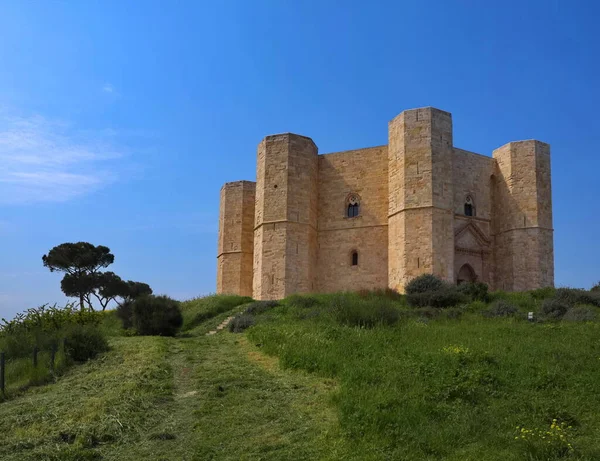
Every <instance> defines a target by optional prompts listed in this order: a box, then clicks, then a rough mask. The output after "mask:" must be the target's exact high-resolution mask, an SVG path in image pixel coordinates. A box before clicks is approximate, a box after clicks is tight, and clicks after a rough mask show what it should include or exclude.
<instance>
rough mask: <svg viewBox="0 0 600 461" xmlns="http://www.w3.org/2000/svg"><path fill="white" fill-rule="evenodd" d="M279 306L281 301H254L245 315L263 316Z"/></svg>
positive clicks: (245, 311)
mask: <svg viewBox="0 0 600 461" xmlns="http://www.w3.org/2000/svg"><path fill="white" fill-rule="evenodd" d="M277 306H279V301H254V302H253V303H251V304H249V305H248V307H247V308H246V310H244V313H246V314H253V315H256V314H262V313H263V312H267V311H268V310H270V309H273V308H274V307H277Z"/></svg>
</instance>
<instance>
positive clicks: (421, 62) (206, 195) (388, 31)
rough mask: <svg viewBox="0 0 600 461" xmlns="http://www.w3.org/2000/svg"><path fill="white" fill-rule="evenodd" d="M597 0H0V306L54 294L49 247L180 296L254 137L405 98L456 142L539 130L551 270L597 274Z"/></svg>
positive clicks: (207, 267)
mask: <svg viewBox="0 0 600 461" xmlns="http://www.w3.org/2000/svg"><path fill="white" fill-rule="evenodd" d="M599 16H600V6H599V5H598V4H597V3H596V2H591V1H589V2H583V1H572V2H571V1H569V2H567V1H554V0H549V1H527V2H523V1H519V2H476V1H430V2H397V1H396V2H394V1H390V2H387V1H372V2H364V1H343V2H342V1H337V2H333V1H303V2H291V1H289V2H288V1H285V0H280V1H276V0H272V1H258V0H253V1H246V0H240V1H214V2H203V1H188V2H164V1H154V2H152V1H143V2H142V1H139V2H134V1H130V2H121V1H107V0H104V1H91V0H90V1H86V2H75V1H70V2H66V1H65V2H57V1H56V2H55V1H52V2H50V1H48V2H36V3H32V2H21V1H17V0H13V1H2V0H0V315H1V316H11V315H13V314H14V313H15V312H17V311H20V310H23V309H26V308H28V307H32V306H36V305H39V304H42V303H45V302H51V303H53V302H59V303H63V302H64V301H65V298H64V297H63V296H62V294H61V292H60V288H59V285H60V283H59V282H60V277H61V276H60V275H58V274H55V273H54V274H52V273H50V272H49V271H48V270H47V269H45V268H44V267H43V266H42V262H41V256H42V255H43V254H44V253H46V252H47V251H48V250H49V249H50V248H51V247H53V246H54V245H56V244H59V243H62V242H67V241H80V240H83V241H89V242H91V243H94V244H96V245H97V244H103V245H106V246H108V247H110V248H111V249H112V251H113V253H114V254H115V257H116V258H115V264H114V265H113V266H111V270H113V271H115V272H116V273H118V274H119V275H121V276H122V277H124V278H127V279H133V280H140V281H144V282H147V283H149V284H150V285H151V286H152V287H153V288H154V290H155V292H157V293H164V294H169V295H171V296H174V297H176V298H179V299H184V298H189V297H192V296H196V295H201V294H206V293H210V292H212V291H214V289H215V278H216V274H215V272H216V271H215V267H216V259H215V258H216V243H217V219H218V200H219V189H220V187H221V185H222V183H224V182H227V181H234V180H239V179H251V180H253V179H254V175H255V161H256V157H255V156H256V146H257V144H258V143H259V141H260V140H261V139H262V138H263V137H264V136H265V135H267V134H272V133H278V132H287V131H291V132H296V133H299V134H303V135H306V136H310V137H312V138H313V140H314V141H315V142H316V144H317V145H318V146H319V150H320V152H322V153H324V152H331V151H339V150H345V149H351V148H357V147H366V146H372V145H380V144H385V143H387V122H388V120H390V119H391V118H393V117H394V116H395V115H397V114H398V113H400V112H401V111H403V110H405V109H410V108H415V107H423V106H434V107H438V108H440V109H443V110H447V111H449V112H451V113H452V115H453V122H454V142H455V145H456V146H457V147H461V148H463V149H467V150H473V151H476V152H480V153H484V154H488V155H490V154H491V152H492V150H493V149H495V148H496V147H499V146H501V145H503V144H505V143H506V142H509V141H511V140H521V139H531V138H536V139H540V140H542V141H545V142H548V143H550V144H551V146H552V162H553V163H552V167H553V199H554V227H555V260H556V283H557V285H573V286H580V287H589V286H591V285H592V284H593V283H594V282H596V281H597V280H599V279H600V246H599V245H598V235H599V234H600V232H599V231H600V204H599V201H598V198H599V194H598V188H599V184H600V183H599V182H598V180H597V179H598V174H599V173H598V172H599V171H600V160H599V155H600V154H599V152H598V146H600V129H599V128H598V127H599V125H600V116H599V114H600V112H599V111H598V105H599V103H600V85H598V74H599V72H600V68H599V66H600V64H599V62H600V61H599V60H598V57H599V56H600V32H599V28H598V27H597V24H596V18H597V17H599Z"/></svg>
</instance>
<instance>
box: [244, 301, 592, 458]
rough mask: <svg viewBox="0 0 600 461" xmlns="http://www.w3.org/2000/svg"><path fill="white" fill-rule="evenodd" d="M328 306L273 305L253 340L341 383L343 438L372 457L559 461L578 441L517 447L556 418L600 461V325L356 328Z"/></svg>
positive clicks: (583, 452)
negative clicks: (528, 431)
mask: <svg viewBox="0 0 600 461" xmlns="http://www.w3.org/2000/svg"><path fill="white" fill-rule="evenodd" d="M504 297H505V298H508V299H510V300H511V301H512V302H515V303H516V304H518V305H519V306H520V307H521V308H522V309H525V310H526V309H529V308H531V307H532V306H533V305H534V304H531V303H533V301H532V300H531V299H530V296H529V295H528V294H520V295H516V294H511V295H506V296H504ZM334 299H335V297H332V298H331V302H330V303H329V304H331V303H333V302H334ZM329 304H328V302H327V301H326V300H325V301H322V303H321V308H320V309H316V310H313V312H312V314H311V315H307V314H306V311H303V310H301V309H299V308H294V307H285V306H283V307H279V308H275V309H274V310H273V311H271V312H270V313H269V314H268V315H266V316H265V318H264V319H263V321H262V322H261V321H260V318H259V319H258V320H259V322H258V325H256V326H254V327H252V328H250V329H249V330H248V333H247V334H248V336H249V338H250V339H251V341H252V342H253V343H255V344H260V345H261V349H262V350H263V351H265V352H266V353H268V354H271V355H273V356H277V357H278V358H279V360H280V364H281V365H282V367H284V368H286V369H293V370H305V371H309V372H311V373H315V374H316V375H318V376H322V377H328V378H332V379H336V380H338V382H339V384H340V389H339V392H338V393H337V394H336V395H335V397H334V398H333V402H334V404H335V406H336V409H337V413H338V417H339V424H340V427H341V430H342V431H343V433H344V435H345V436H346V438H347V439H348V440H353V441H354V442H355V443H356V444H357V445H358V446H359V447H360V448H357V450H359V451H362V452H363V454H364V457H365V459H367V458H368V457H371V456H372V457H373V459H407V460H408V459H444V460H513V459H514V460H521V459H559V458H560V457H561V456H563V455H565V453H562V451H561V450H562V448H565V447H566V446H567V445H566V443H568V442H565V443H564V444H563V445H560V444H559V445H557V446H556V447H555V446H552V447H553V448H552V450H550V451H549V452H548V451H547V450H546V451H544V450H543V449H542V448H540V447H539V446H538V445H541V441H537V440H534V441H531V440H529V441H528V440H523V439H519V440H515V436H516V435H517V434H516V427H517V426H525V427H526V428H540V429H544V430H546V429H548V428H549V427H550V425H551V424H552V420H553V419H555V418H556V419H557V420H558V421H559V422H561V421H564V422H565V423H567V424H568V425H571V426H572V429H569V434H568V436H567V439H569V440H570V441H571V443H572V445H573V446H574V448H575V451H574V452H572V453H567V454H568V455H569V456H571V457H572V458H573V459H589V460H592V459H600V439H599V438H598V437H597V436H596V434H597V433H598V431H600V413H598V411H597V408H599V407H600V393H598V392H597V383H598V382H600V367H599V366H598V364H599V363H600V362H599V360H600V341H599V340H598V338H599V337H600V324H598V323H566V322H564V323H528V322H526V321H522V320H502V319H485V318H483V317H482V316H481V315H479V314H465V315H464V316H463V317H462V319H461V320H448V319H444V318H441V319H439V320H434V321H429V322H423V321H421V320H420V319H412V318H408V319H406V320H404V321H401V322H399V323H398V324H396V325H394V326H390V327H385V326H378V327H376V328H356V327H354V328H352V327H346V326H343V325H340V324H339V323H338V322H336V317H335V316H332V315H330V314H329V313H328V306H329ZM399 311H400V312H402V309H401V308H399ZM444 349H446V350H444ZM453 351H458V352H453ZM544 442H545V441H544ZM540 450H542V451H540ZM540 453H541V454H540Z"/></svg>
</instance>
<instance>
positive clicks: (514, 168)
mask: <svg viewBox="0 0 600 461" xmlns="http://www.w3.org/2000/svg"><path fill="white" fill-rule="evenodd" d="M493 157H494V159H495V160H496V171H495V174H494V177H493V181H492V197H493V200H492V204H493V214H492V235H493V237H494V260H495V261H494V262H495V267H496V272H495V283H494V286H495V288H496V289H501V290H510V291H522V290H530V289H534V288H539V287H545V286H553V285H554V244H553V230H552V191H551V185H550V146H549V145H548V144H545V143H543V142H540V141H533V140H530V141H519V142H511V143H508V144H506V145H504V146H502V147H500V148H499V149H496V150H495V151H494V153H493Z"/></svg>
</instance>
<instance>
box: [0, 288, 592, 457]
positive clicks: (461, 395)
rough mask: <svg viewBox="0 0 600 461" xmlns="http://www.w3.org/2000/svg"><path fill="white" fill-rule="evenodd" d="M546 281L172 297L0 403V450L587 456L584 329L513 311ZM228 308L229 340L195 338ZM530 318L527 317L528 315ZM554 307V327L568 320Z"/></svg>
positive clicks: (588, 348)
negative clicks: (179, 300)
mask: <svg viewBox="0 0 600 461" xmlns="http://www.w3.org/2000/svg"><path fill="white" fill-rule="evenodd" d="M550 296H553V292H551V291H548V292H546V293H539V292H537V293H535V292H534V293H526V294H514V295H513V294H505V293H496V294H493V296H492V299H490V301H494V300H496V301H497V300H503V301H505V302H509V303H512V304H513V305H515V306H516V307H517V308H518V309H519V312H518V313H517V314H516V315H513V316H510V317H507V318H504V317H493V316H491V315H493V313H492V314H488V315H483V314H484V313H486V312H487V311H488V310H489V304H488V303H484V302H481V301H475V302H470V303H467V304H464V305H462V306H461V307H460V308H451V309H432V308H421V309H415V308H410V307H408V306H406V305H405V299H404V297H400V296H395V295H393V294H390V293H387V294H386V293H385V292H382V293H375V294H373V293H362V294H337V295H319V296H314V297H310V296H304V297H300V296H294V297H291V298H288V299H287V300H284V301H283V302H281V303H280V305H274V303H252V302H250V300H249V299H247V298H239V297H209V298H199V299H196V300H192V301H188V302H186V303H184V305H183V308H184V320H185V323H184V331H183V332H182V333H181V334H180V336H179V337H176V338H163V337H135V336H132V337H126V336H122V333H121V332H120V330H119V329H118V325H117V324H116V323H115V322H114V318H112V317H111V316H109V317H107V319H106V330H107V331H109V333H110V334H111V339H110V344H111V350H110V351H109V352H107V353H105V354H103V355H102V356H101V357H100V358H98V359H96V360H92V361H90V362H88V363H86V364H84V365H80V366H76V367H73V368H71V369H69V370H68V371H66V373H65V374H64V375H63V376H62V377H60V378H59V379H58V380H57V381H56V382H54V383H53V384H50V385H46V386H41V387H36V388H31V389H29V390H28V391H27V392H25V393H23V394H22V395H20V396H18V397H16V398H14V399H11V400H8V401H6V402H3V403H1V404H0V434H1V435H0V459H2V460H29V459H31V460H34V459H35V460H42V459H44V460H45V459H48V460H52V459H56V460H69V459H72V460H81V459H83V460H85V459H104V460H137V459H148V460H163V459H164V460H209V459H215V460H239V459H247V460H257V459H261V460H287V459H290V460H300V459H307V460H308V459H327V460H337V459H344V460H346V459H351V460H387V459H394V460H461V461H464V460H503V461H504V460H524V459H525V460H527V459H532V460H547V459H579V460H597V459H600V438H599V437H598V436H597V434H598V433H599V432H600V412H598V410H597V409H598V408H600V392H599V385H598V383H600V323H596V321H593V320H592V321H578V320H582V319H583V320H590V319H591V318H592V317H594V316H595V315H596V314H597V312H596V311H597V310H599V308H598V307H595V306H591V305H590V306H586V307H584V308H582V307H573V306H571V307H570V311H572V312H577V309H579V312H581V311H582V309H583V310H585V314H586V315H568V316H566V317H565V320H561V321H549V320H546V321H543V322H537V321H536V322H528V321H527V320H526V319H525V315H524V313H526V312H528V311H535V312H536V313H537V312H538V311H539V309H540V306H541V303H542V301H543V298H544V297H550ZM241 312H246V314H244V315H242V316H241V317H238V320H236V321H235V325H237V326H238V327H239V329H242V328H243V327H244V326H247V325H248V324H253V326H251V327H250V328H248V329H246V330H244V332H243V333H241V334H233V333H230V332H228V331H221V332H219V333H218V334H215V335H211V336H207V335H206V333H207V332H208V331H210V330H212V329H213V328H214V327H215V326H216V325H218V324H219V323H220V322H221V321H222V320H223V319H224V318H226V317H228V316H230V315H232V314H239V313H241ZM536 317H537V316H536ZM569 319H570V321H569Z"/></svg>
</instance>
